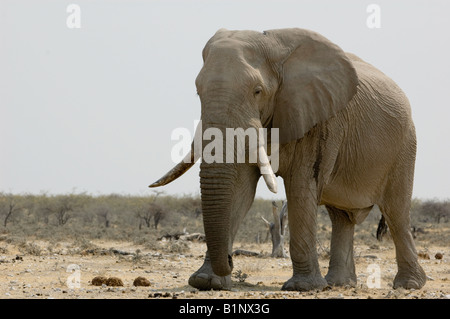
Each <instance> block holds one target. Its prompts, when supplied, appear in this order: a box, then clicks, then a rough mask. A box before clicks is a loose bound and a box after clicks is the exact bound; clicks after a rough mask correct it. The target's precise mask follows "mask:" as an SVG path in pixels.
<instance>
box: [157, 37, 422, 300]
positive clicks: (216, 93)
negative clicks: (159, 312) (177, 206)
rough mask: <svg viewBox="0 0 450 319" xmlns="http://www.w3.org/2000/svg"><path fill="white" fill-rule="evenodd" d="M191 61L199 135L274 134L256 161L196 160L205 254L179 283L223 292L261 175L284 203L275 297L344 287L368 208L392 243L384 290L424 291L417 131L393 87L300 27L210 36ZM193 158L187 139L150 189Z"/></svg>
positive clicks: (404, 100) (351, 271)
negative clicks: (416, 203)
mask: <svg viewBox="0 0 450 319" xmlns="http://www.w3.org/2000/svg"><path fill="white" fill-rule="evenodd" d="M202 56H203V66H202V68H201V70H200V72H199V74H198V76H197V78H196V81H195V84H196V88H197V94H198V95H199V98H200V103H201V121H202V123H203V125H202V129H201V132H206V130H207V129H208V128H218V129H220V130H225V129H226V128H243V129H248V128H254V129H261V128H267V129H268V128H270V129H278V130H277V132H278V141H277V140H276V139H275V138H272V136H269V135H267V138H266V143H267V144H266V147H264V148H260V147H258V150H259V153H258V154H259V155H260V156H261V159H260V160H258V161H256V162H254V161H253V162H251V161H249V160H248V158H246V160H245V161H244V162H232V163H228V162H227V163H225V162H220V161H213V162H211V161H206V160H204V159H202V160H201V163H200V174H199V175H200V190H201V203H202V212H203V224H204V230H205V236H206V243H207V251H206V253H205V258H204V263H203V265H202V266H201V267H200V268H199V269H198V270H197V271H196V272H195V273H194V274H192V275H191V277H190V278H189V284H190V285H191V286H193V287H196V288H198V289H207V290H209V289H224V290H226V289H230V287H231V285H232V282H231V272H232V268H233V261H232V258H231V252H232V246H233V241H234V238H235V235H236V232H237V230H238V228H239V225H240V223H241V221H242V220H243V218H244V216H245V215H246V213H247V212H248V211H249V209H250V206H251V205H252V203H253V200H254V197H255V192H256V186H257V183H258V180H259V178H260V177H261V176H263V177H264V181H265V183H266V185H267V187H268V188H269V189H270V190H271V191H272V192H277V181H276V177H277V176H280V177H281V178H282V180H283V183H284V186H285V190H286V197H287V201H288V224H289V232H290V242H289V252H290V258H291V261H292V269H293V274H292V277H291V278H290V279H289V280H288V281H286V282H285V283H284V285H283V286H282V289H283V290H293V291H308V290H321V289H323V288H325V287H327V286H333V285H336V286H345V285H350V286H354V285H355V284H356V274H355V263H354V256H353V237H354V228H355V225H356V224H359V223H361V222H362V221H363V220H364V219H365V218H366V216H367V215H368V214H369V212H370V211H371V209H372V207H373V206H374V205H378V206H379V208H380V210H381V212H382V216H383V218H384V219H385V221H386V223H387V225H388V227H389V229H390V232H391V235H392V238H393V242H394V246H395V252H396V262H397V268H398V271H397V274H396V276H395V278H394V282H393V287H394V288H398V287H403V288H406V289H412V288H414V289H420V288H421V287H423V285H424V284H425V282H426V275H425V272H424V271H423V269H422V267H421V266H420V264H419V262H418V257H417V251H416V248H415V244H414V241H413V237H412V235H411V231H410V212H409V210H410V204H411V197H412V188H413V180H414V166H415V157H416V133H415V126H414V123H413V120H412V114H411V108H410V104H409V101H408V98H407V97H406V96H405V94H404V93H403V91H402V90H401V89H400V88H399V87H398V85H397V84H396V83H395V82H394V81H393V80H392V79H390V78H389V77H388V76H386V75H385V74H384V73H382V72H381V71H379V70H378V69H376V68H375V67H374V66H372V65H371V64H369V63H367V62H365V61H363V60H362V59H360V58H359V57H357V56H356V55H354V54H352V53H347V52H344V51H343V50H342V49H341V48H340V47H339V46H338V45H336V44H334V43H333V42H331V41H330V40H328V39H327V38H325V37H324V36H322V35H320V34H318V33H316V32H314V31H310V30H306V29H300V28H288V29H276V30H268V31H264V32H258V31H250V30H227V29H220V30H218V31H217V32H216V33H215V34H214V36H213V37H212V38H211V39H210V40H209V41H208V42H207V43H206V45H205V47H204V49H203V52H202ZM201 132H200V133H201ZM196 134H197V133H196ZM202 138H203V140H208V139H207V138H205V136H203V137H202ZM258 145H259V144H258ZM276 147H277V149H278V158H279V162H278V169H277V170H276V171H274V169H271V168H272V166H273V162H272V166H271V163H270V162H269V165H267V162H266V161H267V160H268V158H269V156H272V153H273V152H274V151H273V150H275V148H276ZM195 150H196V147H195V146H194V143H192V145H191V152H190V153H189V154H187V155H186V158H185V159H184V160H182V161H181V162H180V163H178V164H176V165H175V166H174V168H173V169H171V170H170V171H169V172H168V173H167V174H165V175H164V176H163V177H161V178H160V179H159V180H157V181H156V182H154V183H153V184H151V185H150V186H149V187H159V186H163V185H166V184H168V183H170V182H172V181H173V180H175V179H176V178H178V177H179V176H181V175H182V174H183V173H184V172H186V171H187V170H188V169H189V168H191V167H192V166H193V165H194V163H195V162H196V161H198V160H199V158H201V157H202V156H201V153H200V154H199V152H196V151H195ZM248 152H249V154H251V153H252V152H254V148H253V149H250V147H249V148H248ZM269 154H270V155H269ZM265 163H266V164H265ZM318 205H325V206H326V209H327V211H328V214H329V217H330V219H331V223H332V230H331V245H330V261H329V267H328V273H327V274H326V275H325V277H323V276H322V274H321V271H320V269H319V263H318V255H317V249H316V243H317V240H316V236H317V234H316V228H317V207H318Z"/></svg>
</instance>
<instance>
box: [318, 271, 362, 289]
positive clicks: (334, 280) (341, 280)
mask: <svg viewBox="0 0 450 319" xmlns="http://www.w3.org/2000/svg"><path fill="white" fill-rule="evenodd" d="M325 280H326V281H327V283H328V285H330V286H350V287H356V274H355V273H349V272H336V271H329V272H328V274H327V275H326V276H325Z"/></svg>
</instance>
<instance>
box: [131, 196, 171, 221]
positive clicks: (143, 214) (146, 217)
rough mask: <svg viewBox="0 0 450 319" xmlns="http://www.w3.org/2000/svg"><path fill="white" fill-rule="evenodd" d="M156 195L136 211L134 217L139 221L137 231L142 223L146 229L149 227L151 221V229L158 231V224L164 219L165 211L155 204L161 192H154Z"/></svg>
mask: <svg viewBox="0 0 450 319" xmlns="http://www.w3.org/2000/svg"><path fill="white" fill-rule="evenodd" d="M155 193H156V195H155V196H154V197H153V199H152V201H151V202H150V203H148V202H147V203H145V202H144V203H143V204H141V205H140V206H139V207H138V208H137V209H136V215H137V217H138V218H139V219H140V222H139V229H141V226H142V221H143V222H144V223H145V225H146V226H147V227H150V226H151V221H152V219H153V227H154V228H155V229H158V225H159V222H160V221H161V220H162V219H163V218H164V215H165V210H164V209H163V208H162V207H161V206H160V205H158V204H156V203H155V201H156V198H157V197H158V196H159V195H161V194H163V193H164V192H163V191H155Z"/></svg>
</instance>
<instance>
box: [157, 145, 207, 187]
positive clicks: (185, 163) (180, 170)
mask: <svg viewBox="0 0 450 319" xmlns="http://www.w3.org/2000/svg"><path fill="white" fill-rule="evenodd" d="M194 154H195V155H194ZM199 158H200V156H198V155H196V152H194V148H193V147H192V148H191V151H190V152H189V154H187V155H186V157H185V158H184V159H183V160H182V161H181V162H180V163H178V164H177V165H176V166H175V167H174V168H172V169H171V170H170V171H168V172H167V173H166V175H164V176H163V177H161V178H160V179H158V180H157V181H156V182H154V183H153V184H151V185H150V186H149V187H159V186H163V185H166V184H169V183H170V182H172V181H174V180H176V179H177V178H178V177H180V176H181V175H183V174H184V173H186V172H187V171H188V170H189V169H190V168H191V167H192V166H194V164H195V162H197V160H198V159H199Z"/></svg>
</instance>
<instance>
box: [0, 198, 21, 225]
mask: <svg viewBox="0 0 450 319" xmlns="http://www.w3.org/2000/svg"><path fill="white" fill-rule="evenodd" d="M1 202H2V203H1V205H0V210H2V211H4V212H5V218H4V220H3V226H4V227H5V228H6V225H7V224H8V220H9V218H10V217H11V215H12V214H14V213H15V212H17V211H19V210H21V209H22V207H19V206H17V202H16V201H15V199H14V196H13V195H12V194H7V195H2V196H1Z"/></svg>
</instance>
